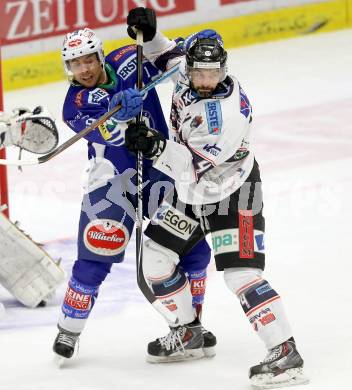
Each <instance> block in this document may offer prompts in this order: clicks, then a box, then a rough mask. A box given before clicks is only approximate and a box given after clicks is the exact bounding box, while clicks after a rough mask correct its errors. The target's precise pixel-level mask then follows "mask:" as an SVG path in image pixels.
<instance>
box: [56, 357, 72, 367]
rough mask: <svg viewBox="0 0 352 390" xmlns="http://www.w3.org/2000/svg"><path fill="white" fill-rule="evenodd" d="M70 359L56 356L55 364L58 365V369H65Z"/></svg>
mask: <svg viewBox="0 0 352 390" xmlns="http://www.w3.org/2000/svg"><path fill="white" fill-rule="evenodd" d="M68 360H69V359H67V358H65V357H63V356H60V355H57V354H55V356H54V364H55V365H56V367H57V368H63V367H64V366H65V365H66V364H67V361H68Z"/></svg>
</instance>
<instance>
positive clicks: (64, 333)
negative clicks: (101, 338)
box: [53, 327, 80, 359]
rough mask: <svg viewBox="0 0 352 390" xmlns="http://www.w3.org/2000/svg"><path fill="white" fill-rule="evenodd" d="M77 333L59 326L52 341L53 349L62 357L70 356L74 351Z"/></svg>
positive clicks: (67, 357)
mask: <svg viewBox="0 0 352 390" xmlns="http://www.w3.org/2000/svg"><path fill="white" fill-rule="evenodd" d="M79 335H80V334H79V333H72V332H69V331H68V330H65V329H63V328H60V327H59V333H58V334H57V336H56V339H55V341H54V345H53V351H54V352H55V353H56V354H57V355H59V356H60V357H62V358H66V359H69V358H71V357H72V355H73V352H74V351H75V345H76V343H77V341H78V338H79Z"/></svg>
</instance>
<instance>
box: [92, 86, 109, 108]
mask: <svg viewBox="0 0 352 390" xmlns="http://www.w3.org/2000/svg"><path fill="white" fill-rule="evenodd" d="M106 96H109V94H108V93H107V92H106V91H105V90H104V89H101V88H95V89H93V91H89V95H88V103H90V104H99V102H100V101H101V100H103V99H104V98H105V97H106Z"/></svg>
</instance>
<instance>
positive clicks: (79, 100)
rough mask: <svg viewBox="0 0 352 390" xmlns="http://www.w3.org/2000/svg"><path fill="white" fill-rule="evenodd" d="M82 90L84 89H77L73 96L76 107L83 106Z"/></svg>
mask: <svg viewBox="0 0 352 390" xmlns="http://www.w3.org/2000/svg"><path fill="white" fill-rule="evenodd" d="M83 91H84V89H82V90H81V91H79V92H78V93H77V95H76V97H75V104H76V106H77V107H82V106H83V103H82V98H83Z"/></svg>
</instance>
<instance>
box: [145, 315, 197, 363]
mask: <svg viewBox="0 0 352 390" xmlns="http://www.w3.org/2000/svg"><path fill="white" fill-rule="evenodd" d="M203 343H204V341H203V333H202V326H201V324H200V322H199V321H197V320H196V321H193V322H191V323H190V324H186V325H181V326H178V327H177V328H171V330H170V333H169V334H168V335H166V336H165V337H161V338H159V339H156V340H155V341H152V342H151V343H149V344H148V354H147V362H149V363H169V362H177V361H183V360H194V359H200V358H202V357H204V352H203Z"/></svg>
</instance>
